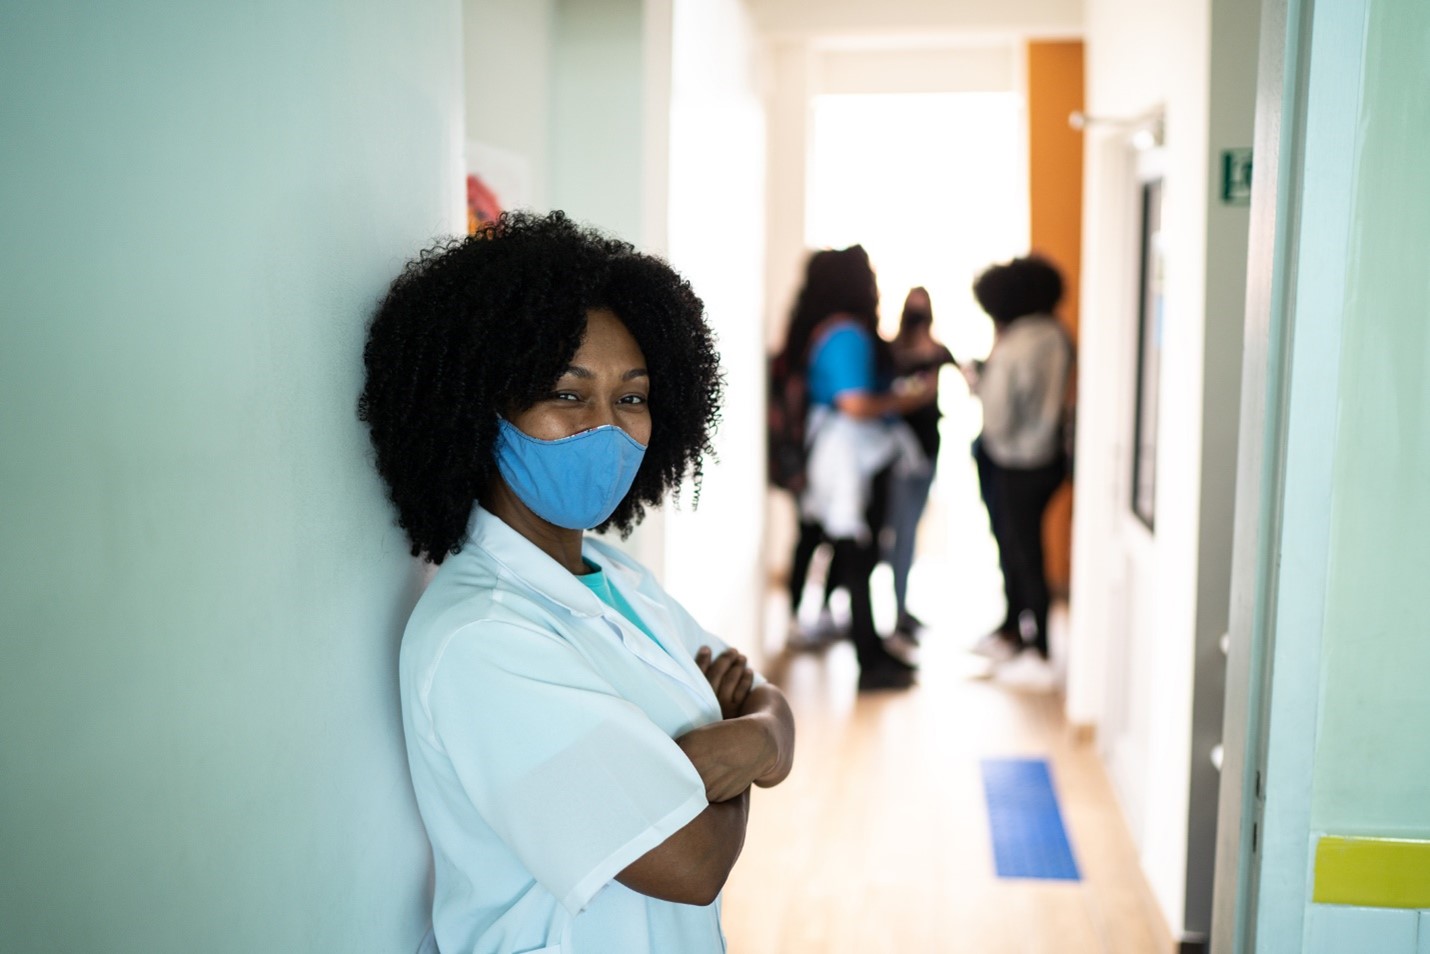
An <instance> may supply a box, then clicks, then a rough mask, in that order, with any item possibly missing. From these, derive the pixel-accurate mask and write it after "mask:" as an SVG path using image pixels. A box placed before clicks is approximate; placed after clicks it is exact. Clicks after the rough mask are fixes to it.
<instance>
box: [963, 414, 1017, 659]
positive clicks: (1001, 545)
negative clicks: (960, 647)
mask: <svg viewBox="0 0 1430 954" xmlns="http://www.w3.org/2000/svg"><path fill="white" fill-rule="evenodd" d="M973 462H974V464H975V466H976V467H977V470H978V495H979V496H980V497H981V498H983V506H984V507H985V508H986V509H987V510H988V529H989V531H990V532H991V533H992V534H993V543H994V545H995V546H996V547H997V548H998V569H999V570H1000V571H1001V572H1002V574H1003V600H1004V603H1005V604H1006V605H1007V607H1008V612H1007V614H1006V615H1004V617H1003V622H1002V623H1001V624H999V626H998V629H999V631H1001V632H1004V633H1011V634H1014V635H1016V634H1017V632H1018V607H1017V606H1016V604H1017V602H1018V599H1017V597H1016V596H1015V595H1014V593H1013V587H1014V575H1015V570H1014V568H1013V567H1012V566H1011V565H1010V563H1009V560H1008V555H1009V552H1010V549H1009V544H1008V543H1007V542H1006V538H1007V536H1008V527H1007V523H1008V518H1007V514H1006V513H1005V508H1004V507H1003V506H1002V504H1001V503H1000V501H999V499H998V495H999V483H1000V480H999V477H998V471H999V470H1000V469H1001V468H999V466H998V465H997V464H995V463H993V458H991V457H989V456H988V451H987V450H985V449H984V447H983V438H981V437H980V438H978V439H977V440H975V441H974V442H973Z"/></svg>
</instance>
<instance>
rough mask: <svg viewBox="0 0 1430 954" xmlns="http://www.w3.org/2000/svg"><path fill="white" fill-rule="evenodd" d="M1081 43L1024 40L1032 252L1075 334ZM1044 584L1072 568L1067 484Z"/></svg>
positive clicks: (1058, 585) (1059, 587)
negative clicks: (1053, 267)
mask: <svg viewBox="0 0 1430 954" xmlns="http://www.w3.org/2000/svg"><path fill="white" fill-rule="evenodd" d="M1082 66H1083V45H1082V41H1081V40H1072V41H1035V42H1030V43H1029V44H1028V200H1029V201H1028V205H1029V214H1030V221H1029V236H1030V243H1029V244H1030V245H1031V247H1032V249H1033V251H1035V252H1037V253H1039V254H1041V255H1043V256H1044V257H1046V258H1048V259H1049V260H1051V261H1052V262H1054V263H1055V264H1057V266H1058V267H1059V268H1060V269H1061V270H1062V273H1063V281H1064V283H1065V291H1064V294H1063V303H1062V307H1061V314H1060V316H1061V317H1062V319H1063V321H1064V322H1065V323H1066V324H1067V326H1068V331H1069V332H1070V333H1071V335H1072V339H1073V341H1074V342H1076V341H1077V338H1078V295H1079V292H1078V288H1079V280H1080V277H1081V271H1082V133H1081V132H1080V131H1078V130H1076V129H1073V128H1072V127H1071V126H1070V125H1068V115H1069V114H1070V113H1073V112H1078V111H1081V110H1082V108H1083V99H1082V93H1083V76H1082ZM1043 533H1044V539H1045V542H1046V545H1047V566H1048V582H1049V583H1050V584H1051V586H1052V588H1053V591H1054V592H1055V593H1058V594H1062V595H1066V594H1067V592H1068V588H1069V581H1070V579H1071V565H1072V486H1071V484H1070V483H1069V484H1067V485H1065V486H1064V487H1063V489H1062V490H1060V491H1059V492H1058V494H1057V496H1055V497H1054V498H1053V502H1052V504H1051V506H1050V507H1049V508H1048V514H1047V518H1046V519H1045V520H1044V523H1043Z"/></svg>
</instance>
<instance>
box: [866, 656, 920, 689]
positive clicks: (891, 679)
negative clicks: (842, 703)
mask: <svg viewBox="0 0 1430 954" xmlns="http://www.w3.org/2000/svg"><path fill="white" fill-rule="evenodd" d="M914 672H915V669H914V667H913V666H911V665H909V664H908V663H906V662H903V661H902V660H900V659H896V658H895V657H893V656H883V657H880V658H879V659H877V660H876V661H875V662H872V663H870V664H869V665H867V666H864V667H862V668H861V669H860V670H859V691H860V692H877V691H879V690H882V689H907V688H909V687H910V686H912V685H913V684H914Z"/></svg>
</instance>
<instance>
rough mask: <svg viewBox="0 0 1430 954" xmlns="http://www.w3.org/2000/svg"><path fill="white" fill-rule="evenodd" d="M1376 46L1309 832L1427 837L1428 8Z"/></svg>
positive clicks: (1359, 195)
mask: <svg viewBox="0 0 1430 954" xmlns="http://www.w3.org/2000/svg"><path fill="white" fill-rule="evenodd" d="M1366 44H1367V46H1366V50H1365V60H1364V62H1365V75H1364V80H1363V86H1362V92H1361V110H1360V125H1359V128H1360V132H1361V136H1360V138H1359V141H1358V143H1357V155H1356V163H1355V171H1354V175H1353V185H1354V192H1353V196H1352V199H1351V201H1352V206H1351V229H1350V236H1349V243H1348V252H1349V254H1348V258H1347V272H1346V290H1345V302H1344V317H1343V331H1342V338H1341V373H1340V411H1339V419H1338V420H1337V422H1336V428H1337V430H1336V451H1335V455H1336V459H1335V485H1334V493H1333V497H1332V504H1331V506H1332V518H1331V519H1332V523H1331V547H1330V550H1331V561H1330V568H1329V577H1328V580H1327V601H1326V627H1325V636H1324V647H1323V652H1324V657H1323V682H1322V697H1321V708H1320V725H1319V734H1318V739H1317V747H1316V764H1315V786H1314V791H1313V797H1312V826H1313V828H1315V829H1317V830H1325V831H1334V832H1337V833H1356V832H1366V833H1375V834H1382V835H1412V836H1419V837H1426V836H1430V811H1427V808H1430V746H1427V745H1426V742H1425V730H1426V726H1430V683H1427V678H1430V677H1427V674H1430V633H1427V629H1426V624H1425V606H1424V603H1425V596H1426V579H1427V576H1426V574H1427V569H1430V279H1427V277H1426V276H1427V274H1430V271H1427V265H1426V257H1427V254H1430V190H1427V188H1426V181H1427V180H1426V172H1425V170H1426V162H1427V160H1426V156H1427V155H1430V93H1427V91H1430V55H1427V54H1430V5H1427V4H1425V3H1424V2H1422V0H1371V2H1370V3H1369V5H1368V29H1367V32H1366ZM1312 108H1314V104H1313V107H1312Z"/></svg>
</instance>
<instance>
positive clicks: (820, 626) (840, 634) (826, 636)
mask: <svg viewBox="0 0 1430 954" xmlns="http://www.w3.org/2000/svg"><path fill="white" fill-rule="evenodd" d="M846 635H848V634H847V632H846V631H845V630H844V628H843V627H841V626H840V625H839V624H838V623H837V622H835V619H834V615H833V614H832V613H830V612H829V610H827V609H825V610H820V612H819V618H818V619H816V620H815V621H814V622H812V623H808V624H803V623H800V622H799V620H794V621H793V622H791V623H790V627H789V635H788V636H786V637H785V645H787V646H788V647H789V648H790V649H796V650H803V649H823V648H825V647H827V646H829V645H831V644H832V643H837V642H838V641H839V640H841V639H843V638H844V637H845V636H846Z"/></svg>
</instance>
